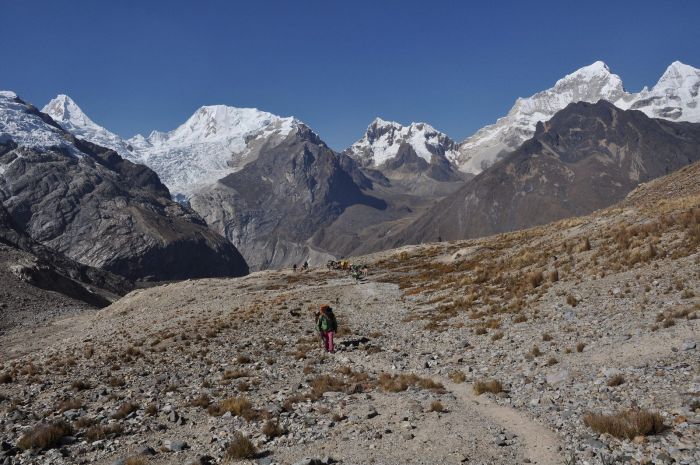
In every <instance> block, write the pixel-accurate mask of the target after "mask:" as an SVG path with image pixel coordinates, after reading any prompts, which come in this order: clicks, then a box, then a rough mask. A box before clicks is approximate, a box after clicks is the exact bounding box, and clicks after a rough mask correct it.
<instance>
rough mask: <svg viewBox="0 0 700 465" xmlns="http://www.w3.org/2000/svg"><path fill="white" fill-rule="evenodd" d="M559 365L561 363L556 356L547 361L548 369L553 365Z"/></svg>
mask: <svg viewBox="0 0 700 465" xmlns="http://www.w3.org/2000/svg"><path fill="white" fill-rule="evenodd" d="M557 363H559V360H557V358H556V357H554V356H552V357H549V359H548V360H547V366H548V367H551V366H552V365H556V364H557Z"/></svg>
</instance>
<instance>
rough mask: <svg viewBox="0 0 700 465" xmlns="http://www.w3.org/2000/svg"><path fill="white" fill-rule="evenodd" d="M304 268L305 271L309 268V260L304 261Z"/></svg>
mask: <svg viewBox="0 0 700 465" xmlns="http://www.w3.org/2000/svg"><path fill="white" fill-rule="evenodd" d="M303 269H304V271H306V270H308V269H309V262H307V261H305V262H304V267H303Z"/></svg>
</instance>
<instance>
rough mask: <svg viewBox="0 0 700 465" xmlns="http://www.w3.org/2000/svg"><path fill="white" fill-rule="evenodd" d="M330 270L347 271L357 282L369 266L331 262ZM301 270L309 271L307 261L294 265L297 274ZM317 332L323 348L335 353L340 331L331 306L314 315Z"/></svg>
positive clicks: (323, 306)
mask: <svg viewBox="0 0 700 465" xmlns="http://www.w3.org/2000/svg"><path fill="white" fill-rule="evenodd" d="M326 266H327V267H328V269H329V270H331V269H336V270H345V271H347V272H348V273H349V274H350V275H351V276H352V277H353V278H355V280H356V281H359V280H360V279H362V277H364V276H366V275H367V273H368V267H367V265H358V264H353V263H350V262H348V261H347V260H342V261H333V260H332V261H329V262H328V264H327V265H326ZM300 268H301V270H302V271H306V270H308V269H309V262H307V261H305V262H304V264H303V265H302V266H301V267H299V266H298V265H297V264H296V263H295V264H293V265H292V270H293V271H294V272H295V273H296V272H297V271H299V269H300ZM314 320H315V325H316V331H317V332H318V337H319V342H320V344H321V347H323V349H324V350H325V351H326V352H329V353H335V343H334V341H333V339H334V337H335V333H336V331H337V330H338V321H337V320H336V318H335V314H334V313H333V309H332V308H331V307H330V305H327V304H323V305H321V306H320V307H319V309H318V311H317V312H315V315H314Z"/></svg>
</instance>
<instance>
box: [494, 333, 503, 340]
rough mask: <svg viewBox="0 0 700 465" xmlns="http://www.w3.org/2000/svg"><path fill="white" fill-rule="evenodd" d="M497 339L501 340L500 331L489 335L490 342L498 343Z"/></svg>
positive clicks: (501, 334)
mask: <svg viewBox="0 0 700 465" xmlns="http://www.w3.org/2000/svg"><path fill="white" fill-rule="evenodd" d="M499 339H503V333H502V332H501V331H496V332H495V333H493V334H492V335H491V340H492V341H498V340H499Z"/></svg>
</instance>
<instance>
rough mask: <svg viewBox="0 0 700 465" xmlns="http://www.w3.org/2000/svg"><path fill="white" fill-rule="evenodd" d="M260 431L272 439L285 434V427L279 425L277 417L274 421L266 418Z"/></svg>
mask: <svg viewBox="0 0 700 465" xmlns="http://www.w3.org/2000/svg"><path fill="white" fill-rule="evenodd" d="M262 433H263V434H264V435H265V436H267V437H268V438H270V439H272V438H276V437H279V436H283V435H285V434H286V433H287V431H285V429H284V428H283V427H281V426H280V422H279V419H278V420H275V421H273V420H267V421H266V422H265V424H264V425H263V427H262Z"/></svg>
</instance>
